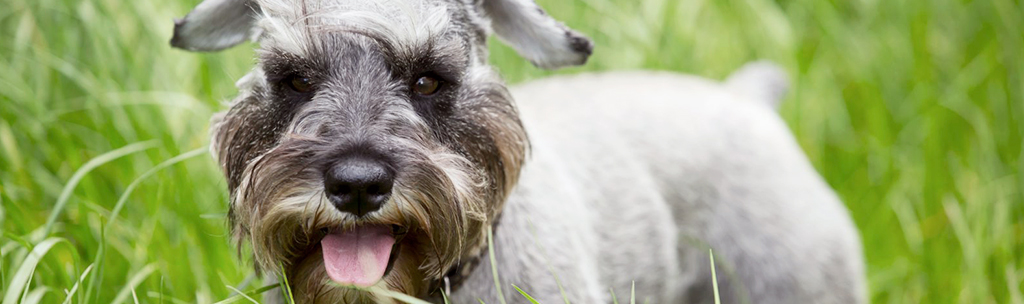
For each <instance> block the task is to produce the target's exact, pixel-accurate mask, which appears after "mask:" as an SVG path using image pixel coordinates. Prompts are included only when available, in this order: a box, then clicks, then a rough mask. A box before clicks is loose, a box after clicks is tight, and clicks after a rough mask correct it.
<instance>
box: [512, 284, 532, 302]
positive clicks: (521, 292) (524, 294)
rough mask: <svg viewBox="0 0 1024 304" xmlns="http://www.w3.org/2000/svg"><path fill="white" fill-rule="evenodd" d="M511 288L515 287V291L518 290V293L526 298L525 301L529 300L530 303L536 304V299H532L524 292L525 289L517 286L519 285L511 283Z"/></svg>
mask: <svg viewBox="0 0 1024 304" xmlns="http://www.w3.org/2000/svg"><path fill="white" fill-rule="evenodd" d="M512 288H515V289H516V291H518V292H519V294H521V295H523V297H524V298H526V300H527V301H530V303H533V304H538V303H537V300H535V299H534V298H533V297H531V296H530V295H529V294H527V293H526V292H525V291H523V290H522V289H520V288H519V286H516V284H512Z"/></svg>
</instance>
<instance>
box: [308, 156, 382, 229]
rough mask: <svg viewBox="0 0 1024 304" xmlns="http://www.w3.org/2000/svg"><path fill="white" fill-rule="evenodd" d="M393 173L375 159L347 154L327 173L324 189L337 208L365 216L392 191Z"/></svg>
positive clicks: (378, 206)
mask: <svg viewBox="0 0 1024 304" xmlns="http://www.w3.org/2000/svg"><path fill="white" fill-rule="evenodd" d="M392 185H394V174H392V173H391V170H388V168H387V167H385V166H384V165H383V164H382V163H381V162H378V161H375V160H373V159H368V158H362V157H355V158H352V157H350V158H347V159H345V160H342V161H341V162H338V163H336V164H334V165H333V166H331V167H330V168H329V169H327V172H325V173H324V192H325V193H326V194H327V198H328V199H329V200H330V201H331V203H332V204H334V207H335V208H338V210H341V211H342V212H348V213H351V214H355V215H356V216H363V215H366V214H367V213H370V212H373V211H377V209H380V207H381V206H383V205H384V202H386V201H387V200H388V196H390V195H391V186H392Z"/></svg>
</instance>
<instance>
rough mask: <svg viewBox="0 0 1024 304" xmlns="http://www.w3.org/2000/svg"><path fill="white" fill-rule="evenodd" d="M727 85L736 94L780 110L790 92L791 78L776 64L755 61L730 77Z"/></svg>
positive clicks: (726, 82) (726, 81)
mask: <svg viewBox="0 0 1024 304" xmlns="http://www.w3.org/2000/svg"><path fill="white" fill-rule="evenodd" d="M725 85H726V86H728V87H729V88H730V89H731V90H733V91H735V92H738V93H740V94H744V95H747V96H749V97H751V98H753V99H755V100H757V101H761V102H764V103H765V104H768V105H769V106H771V107H773V108H778V107H779V104H780V103H782V98H783V97H784V96H786V91H789V76H788V75H787V74H786V71H785V70H783V69H782V67H780V66H778V65H776V64H775V63H772V62H768V61H755V62H751V63H748V64H746V65H744V66H743V67H741V68H740V69H739V70H737V71H736V72H733V73H732V75H729V78H727V79H726V80H725Z"/></svg>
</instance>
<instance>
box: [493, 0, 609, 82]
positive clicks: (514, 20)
mask: <svg viewBox="0 0 1024 304" xmlns="http://www.w3.org/2000/svg"><path fill="white" fill-rule="evenodd" d="M478 3H479V5H480V6H481V7H482V8H483V11H484V14H486V15H487V17H489V18H490V20H491V28H492V29H493V30H494V33H495V34H497V35H498V38H500V39H501V40H502V41H503V42H505V43H506V44H508V45H510V46H512V48H514V49H515V50H516V51H517V52H519V55H522V56H523V57H525V58H526V59H527V60H530V62H532V63H533V65H536V66H537V67H540V68H545V69H556V68H560V67H566V66H573V65H581V64H584V63H586V62H587V57H589V56H590V53H591V51H592V50H593V48H594V45H593V43H592V42H591V41H590V39H589V38H587V37H586V36H583V35H582V34H580V33H577V32H576V31H574V30H572V29H570V28H568V27H566V26H565V25H564V24H562V23H561V22H559V21H558V20H555V19H554V18H552V17H551V16H549V15H548V14H547V13H545V12H544V9H542V8H540V7H539V6H537V4H536V3H534V2H533V0H482V1H480V2H478Z"/></svg>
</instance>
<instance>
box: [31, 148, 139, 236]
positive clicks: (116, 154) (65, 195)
mask: <svg viewBox="0 0 1024 304" xmlns="http://www.w3.org/2000/svg"><path fill="white" fill-rule="evenodd" d="M156 146H157V141H156V140H149V141H143V142H137V143H134V144H130V145H127V146H124V147H121V148H118V149H115V150H112V151H109V152H107V153H103V154H100V155H99V156H97V157H95V158H93V159H91V160H89V161H88V162H86V163H85V165H82V167H81V168H78V171H75V173H74V174H72V175H71V178H70V179H68V182H67V184H65V185H64V189H62V190H61V192H60V196H59V197H57V203H56V204H54V206H53V210H52V211H50V217H49V218H47V219H46V225H45V226H43V227H45V228H43V237H46V236H47V235H50V231H51V229H53V225H54V224H56V222H57V217H58V216H60V213H61V211H64V207H65V206H66V205H67V203H68V200H69V199H71V194H72V193H74V191H75V187H76V186H78V183H79V182H81V181H82V179H83V178H85V175H86V174H89V172H91V171H92V170H93V169H96V167H99V166H101V165H103V164H106V163H109V162H111V161H113V160H115V159H118V158H121V157H123V156H125V155H129V154H132V153H136V152H139V151H142V150H146V149H150V148H153V147H156Z"/></svg>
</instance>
